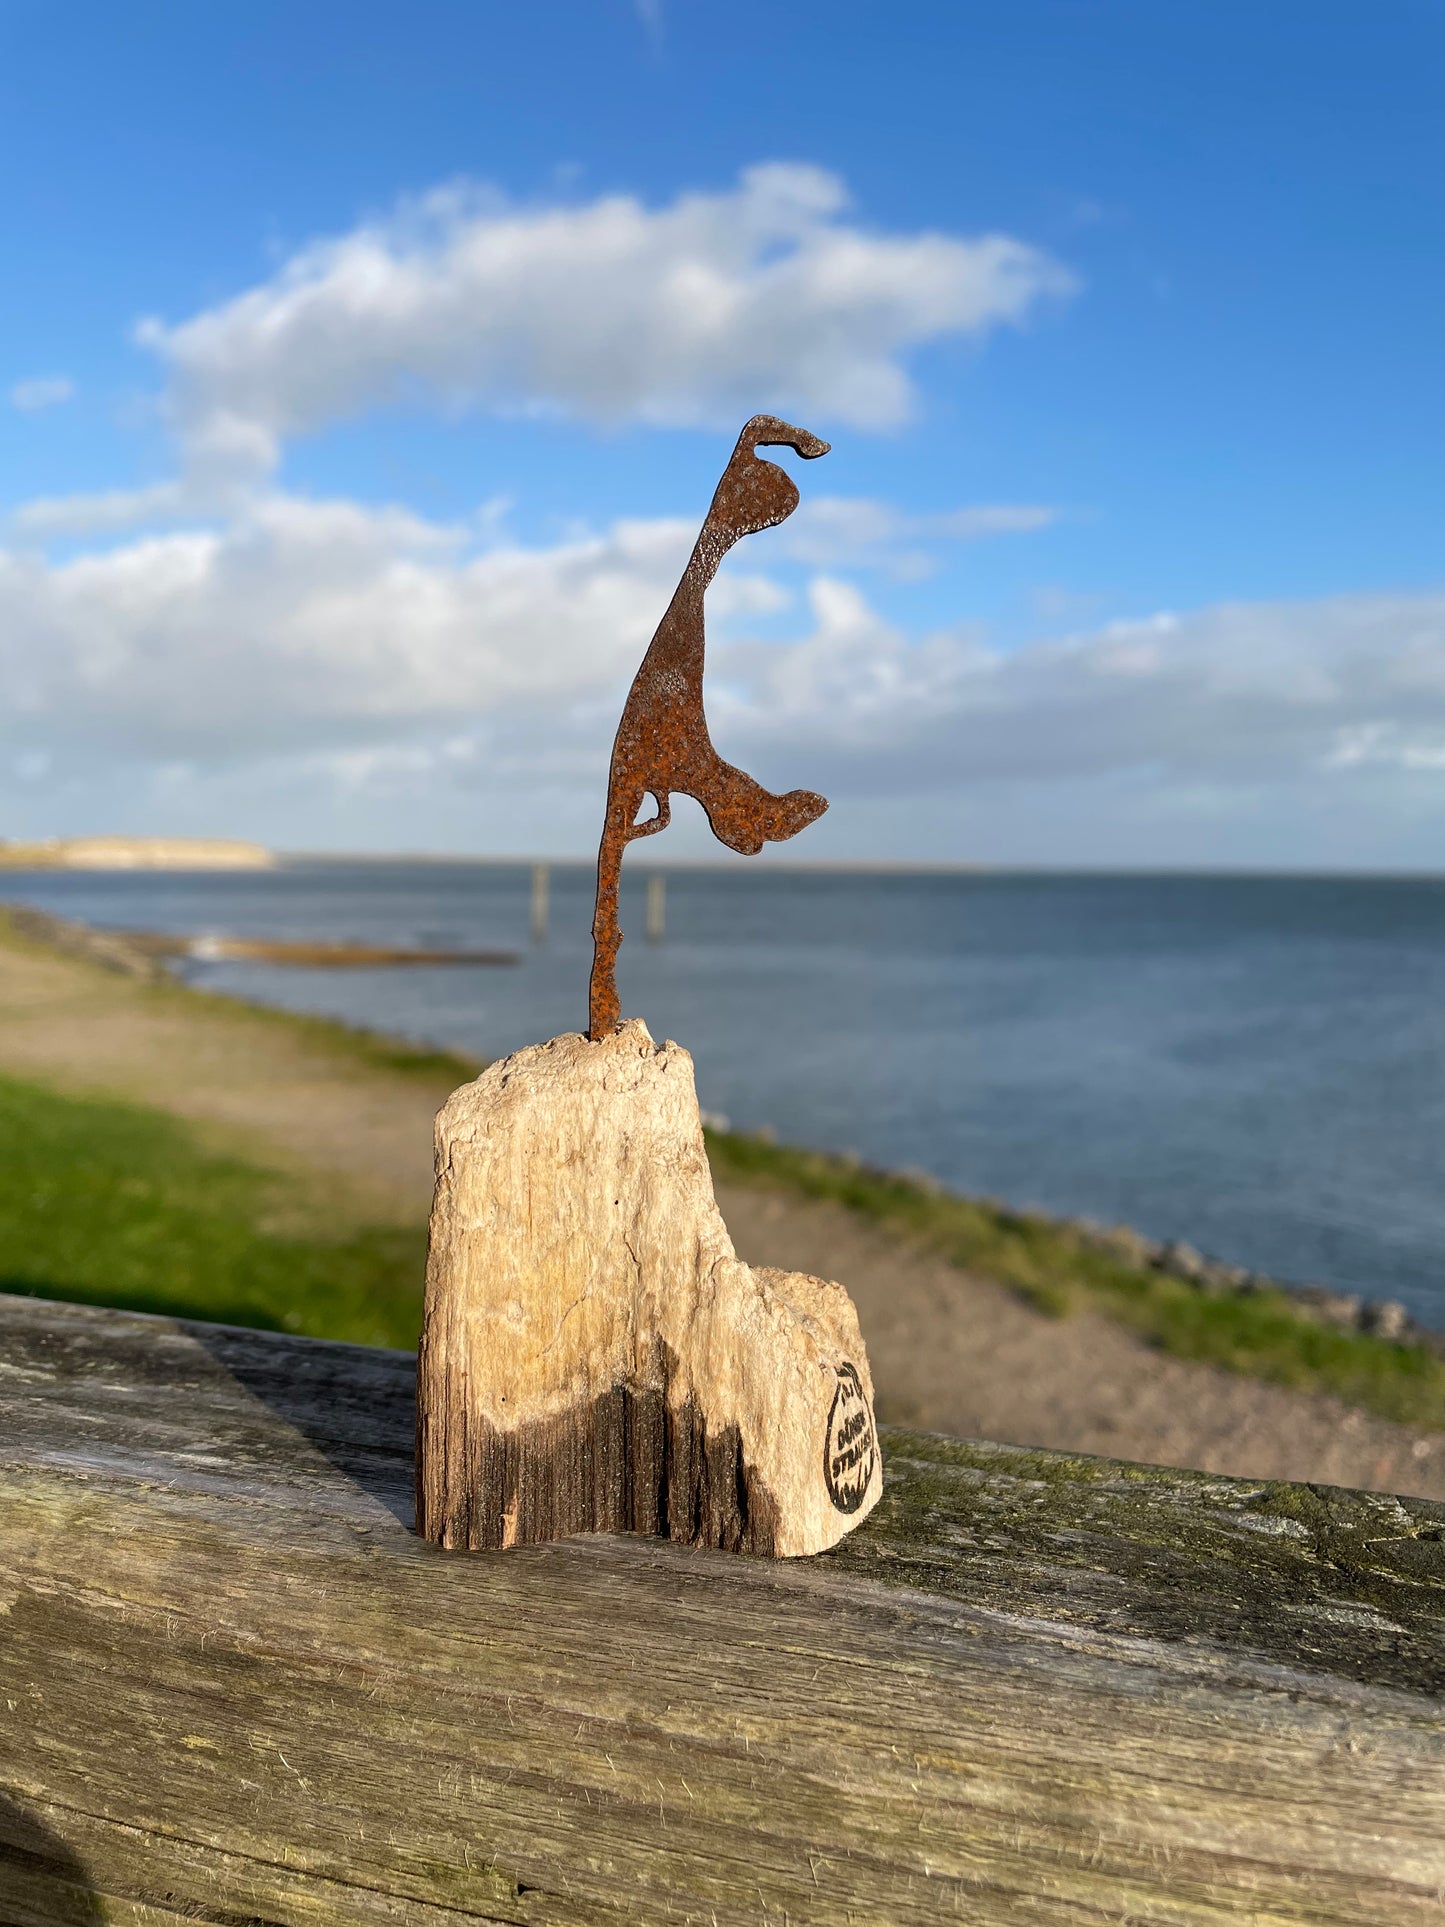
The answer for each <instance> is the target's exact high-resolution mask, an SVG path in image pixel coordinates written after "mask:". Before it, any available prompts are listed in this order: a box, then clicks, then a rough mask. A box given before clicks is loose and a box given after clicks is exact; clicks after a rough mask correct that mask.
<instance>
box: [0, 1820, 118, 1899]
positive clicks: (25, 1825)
mask: <svg viewBox="0 0 1445 1927" xmlns="http://www.w3.org/2000/svg"><path fill="white" fill-rule="evenodd" d="M0 1909H3V1910H4V1911H3V1913H0V1920H3V1921H4V1923H5V1927H29V1923H30V1922H31V1921H44V1922H47V1923H48V1922H51V1921H54V1922H56V1923H57V1927H83V1924H84V1923H86V1922H89V1921H101V1920H103V1919H104V1918H105V1915H104V1913H103V1912H102V1909H101V1905H100V1899H99V1896H98V1895H97V1894H96V1891H95V1888H94V1887H93V1886H92V1885H91V1881H90V1875H89V1874H88V1873H87V1872H86V1870H85V1868H84V1867H83V1866H82V1865H81V1863H80V1861H79V1860H78V1859H77V1857H76V1856H75V1854H73V1853H72V1852H71V1850H70V1848H69V1847H67V1846H66V1844H65V1842H64V1841H63V1840H62V1839H61V1838H60V1837H59V1835H58V1834H56V1833H55V1832H53V1831H52V1829H51V1828H50V1827H49V1826H47V1825H46V1824H45V1823H44V1822H43V1821H42V1820H41V1819H40V1818H39V1816H38V1815H37V1814H36V1813H35V1812H34V1811H33V1809H32V1808H31V1807H29V1806H27V1805H26V1804H25V1802H24V1801H21V1800H16V1799H13V1798H12V1797H11V1796H10V1795H9V1794H6V1793H0Z"/></svg>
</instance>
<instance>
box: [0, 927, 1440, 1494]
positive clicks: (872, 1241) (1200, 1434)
mask: <svg viewBox="0 0 1445 1927" xmlns="http://www.w3.org/2000/svg"><path fill="white" fill-rule="evenodd" d="M0 1071H8V1072H10V1073H11V1074H13V1075H16V1076H33V1077H37V1078H43V1079H44V1080H45V1081H47V1082H50V1083H54V1084H56V1085H59V1086H60V1087H62V1088H64V1089H68V1090H72V1091H76V1092H81V1093H87V1094H88V1093H98V1094H105V1095H114V1096H120V1097H127V1098H131V1099H134V1100H137V1101H140V1102H143V1103H149V1104H155V1105H159V1106H162V1107H163V1108H166V1109H169V1110H172V1111H175V1112H176V1113H178V1114H179V1115H181V1116H183V1117H185V1118H187V1119H189V1120H191V1121H192V1122H194V1123H197V1124H199V1125H201V1126H203V1127H205V1128H206V1129H207V1130H209V1131H210V1132H212V1133H214V1134H216V1135H217V1136H218V1138H219V1139H220V1140H221V1141H223V1142H232V1143H235V1144H237V1145H241V1146H244V1147H245V1149H246V1150H248V1151H249V1152H250V1153H251V1155H253V1156H256V1157H259V1158H262V1159H263V1160H267V1161H270V1162H272V1163H274V1164H276V1165H278V1166H283V1167H290V1168H294V1167H297V1166H300V1167H302V1168H306V1169H309V1170H311V1171H313V1172H315V1173H316V1174H317V1175H318V1177H319V1179H320V1180H321V1185H322V1188H323V1190H324V1189H326V1188H328V1187H329V1188H330V1189H331V1190H332V1191H333V1193H334V1195H335V1198H336V1202H337V1206H338V1209H340V1210H342V1211H344V1213H345V1215H346V1217H347V1219H348V1221H350V1222H355V1221H356V1220H357V1219H358V1218H370V1219H383V1218H384V1219H390V1218H396V1217H404V1218H406V1219H410V1220H415V1219H416V1218H417V1217H418V1216H421V1215H423V1214H424V1213H425V1211H426V1208H427V1203H428V1201H429V1198H430V1192H431V1124H432V1116H433V1114H434V1112H435V1110H436V1108H437V1106H438V1105H439V1104H440V1102H441V1101H442V1099H443V1098H444V1097H445V1096H446V1094H447V1090H448V1088H449V1081H448V1080H447V1078H446V1077H445V1076H444V1075H442V1076H439V1077H438V1078H437V1079H435V1080H432V1079H430V1078H422V1077H418V1076H417V1075H415V1074H404V1075H403V1074H398V1073H392V1072H388V1071H385V1070H382V1069H378V1068H376V1067H375V1066H372V1065H369V1064H366V1063H364V1062H359V1061H357V1060H356V1059H354V1058H352V1057H349V1056H348V1055H347V1054H346V1053H345V1052H344V1051H343V1050H336V1049H333V1048H328V1047H326V1046H325V1045H324V1044H322V1043H313V1042H310V1041H308V1040H307V1039H306V1038H305V1037H304V1036H302V1035H300V1034H298V1033H297V1032H296V1031H295V1030H294V1029H292V1028H290V1027H289V1026H287V1025H284V1024H278V1023H276V1022H274V1021H273V1020H272V1019H271V1018H269V1017H267V1016H266V1015H264V1014H255V1013H252V1012H248V1011H247V1010H245V1009H244V1007H231V1008H217V1007H216V1006H215V1005H209V1004H206V1003H204V1002H202V1001H200V1000H193V999H190V998H188V997H186V996H185V995H183V994H178V993H177V992H176V991H175V990H174V989H172V988H171V987H169V986H164V985H163V986H161V987H159V988H153V987H150V986H147V985H145V984H141V983H136V982H133V981H131V980H129V979H126V978H123V977H118V976H115V975H113V974H111V973H109V972H106V971H103V970H100V969H98V968H96V967H95V966H93V965H91V964H87V963H83V962H76V961H72V960H70V959H67V958H51V957H49V956H45V955H36V954H34V953H29V952H25V951H20V950H15V949H12V948H10V947H9V946H7V945H4V944H0ZM718 1196H719V1202H720V1203H721V1205H722V1208H723V1215H724V1216H725V1217H726V1219H727V1222H728V1225H729V1227H730V1229H731V1230H732V1233H733V1237H734V1240H735V1242H736V1244H737V1246H738V1249H739V1251H740V1253H741V1254H742V1256H743V1257H745V1258H747V1259H749V1260H751V1261H752V1262H754V1263H758V1264H775V1265H781V1266H783V1267H785V1268H788V1269H795V1270H799V1271H808V1272H813V1273H815V1274H817V1275H820V1276H822V1277H827V1278H836V1279H838V1280H840V1281H841V1282H842V1283H843V1284H845V1285H846V1286H847V1287H848V1289H849V1291H851V1292H852V1294H853V1297H854V1299H855V1301H856V1302H857V1305H858V1311H859V1315H860V1317H861V1319H862V1323H863V1331H864V1335H865V1337H866V1339H867V1342H868V1351H869V1356H870V1358H871V1360H872V1363H873V1374H874V1379H875V1382H876V1384H877V1387H878V1395H879V1408H880V1415H881V1416H882V1417H883V1418H885V1419H890V1420H894V1421H896V1422H900V1423H906V1424H910V1425H917V1426H922V1427H924V1428H926V1429H929V1430H933V1431H939V1432H953V1433H958V1434H961V1435H965V1436H971V1437H982V1438H993V1439H1000V1440H1006V1441H1010V1442H1015V1443H1019V1444H1031V1445H1049V1446H1057V1447H1061V1448H1065V1449H1069V1450H1074V1451H1082V1452H1098V1453H1103V1454H1105V1455H1108V1456H1111V1457H1116V1458H1127V1459H1141V1460H1148V1461H1153V1462H1155V1463H1159V1464H1171V1465H1186V1466H1198V1467H1202V1468H1204V1469H1205V1470H1208V1471H1215V1472H1226V1473H1235V1474H1238V1475H1239V1476H1242V1477H1245V1478H1283V1479H1314V1480H1320V1481H1324V1482H1328V1483H1332V1484H1338V1485H1351V1486H1365V1487H1371V1486H1372V1487H1378V1488H1382V1489H1384V1490H1388V1491H1396V1492H1414V1493H1420V1494H1423V1495H1425V1496H1427V1497H1434V1498H1445V1436H1422V1435H1420V1434H1417V1433H1414V1432H1412V1431H1409V1430H1407V1429H1406V1428H1404V1427H1402V1426H1397V1425H1391V1424H1388V1423H1386V1422H1385V1421H1384V1420H1381V1419H1375V1418H1370V1417H1368V1416H1366V1415H1364V1414H1362V1413H1358V1412H1352V1411H1350V1410H1348V1409H1347V1408H1346V1407H1344V1406H1343V1405H1341V1404H1339V1403H1338V1401H1336V1400H1334V1399H1331V1398H1324V1397H1318V1396H1314V1395H1310V1394H1305V1393H1299V1392H1290V1391H1285V1390H1282V1389H1280V1388H1278V1387H1275V1386H1271V1385H1266V1384H1263V1383H1261V1382H1260V1381H1258V1380H1255V1379H1248V1378H1241V1377H1237V1376H1235V1375H1234V1374H1233V1373H1229V1372H1221V1371H1216V1370H1214V1369H1213V1368H1212V1367H1210V1366H1205V1365H1193V1364H1187V1363H1183V1362H1181V1361H1179V1360H1176V1359H1170V1358H1166V1357H1163V1356H1161V1355H1160V1354H1159V1353H1157V1352H1155V1351H1153V1350H1151V1349H1150V1348H1149V1347H1148V1346H1146V1345H1144V1344H1142V1343H1141V1342H1140V1341H1139V1340H1138V1339H1136V1338H1134V1337H1133V1336H1132V1335H1131V1334H1130V1333H1128V1332H1126V1331H1123V1330H1122V1329H1120V1328H1119V1327H1118V1326H1115V1325H1113V1324H1111V1323H1110V1322H1109V1321H1108V1320H1106V1319H1103V1318H1099V1317H1095V1316H1092V1315H1090V1316H1081V1317H1075V1318H1070V1319H1065V1320H1055V1319H1050V1318H1045V1317H1043V1316H1041V1315H1040V1314H1039V1313H1038V1312H1036V1311H1034V1310H1032V1309H1031V1308H1030V1307H1029V1306H1027V1305H1025V1304H1023V1303H1022V1302H1020V1301H1019V1300H1018V1299H1016V1298H1014V1297H1013V1296H1012V1294H1010V1293H1009V1292H1008V1291H1006V1290H1005V1289H1004V1288H1003V1287H1002V1286H999V1285H995V1284H992V1283H990V1282H989V1281H988V1280H986V1279H982V1278H975V1277H972V1276H970V1275H968V1274H966V1273H963V1272H960V1271H957V1270H955V1269H954V1268H953V1267H952V1266H950V1265H947V1264H944V1263H943V1262H942V1261H941V1260H938V1259H934V1258H931V1257H928V1256H926V1255H923V1254H920V1253H918V1252H916V1251H914V1250H911V1249H910V1248H909V1247H907V1246H906V1245H904V1244H902V1243H900V1241H899V1240H897V1239H896V1238H894V1237H893V1236H891V1235H890V1234H888V1233H887V1232H884V1231H882V1230H879V1229H877V1228H876V1227H874V1226H871V1225H869V1224H867V1223H865V1222H863V1221H861V1220H859V1219H857V1218H855V1217H854V1216H853V1215H852V1214H851V1213H849V1212H847V1211H845V1210H843V1209H842V1208H841V1207H840V1206H836V1205H827V1204H817V1203H813V1202H810V1201H808V1200H804V1199H795V1198H790V1197H786V1196H781V1195H776V1194H773V1193H770V1192H766V1191H752V1190H747V1189H742V1188H739V1187H736V1186H731V1185H729V1186H723V1187H720V1188H719V1193H718Z"/></svg>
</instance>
